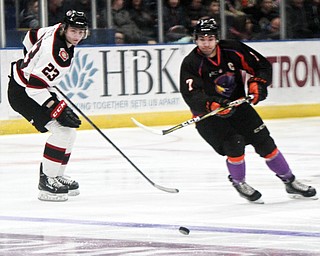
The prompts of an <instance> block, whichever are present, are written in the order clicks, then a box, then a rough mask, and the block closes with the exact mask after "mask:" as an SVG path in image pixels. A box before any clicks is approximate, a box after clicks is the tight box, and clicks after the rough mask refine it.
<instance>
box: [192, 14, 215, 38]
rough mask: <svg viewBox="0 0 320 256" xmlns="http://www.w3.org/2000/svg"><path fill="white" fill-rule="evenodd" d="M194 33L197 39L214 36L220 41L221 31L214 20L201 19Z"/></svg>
mask: <svg viewBox="0 0 320 256" xmlns="http://www.w3.org/2000/svg"><path fill="white" fill-rule="evenodd" d="M193 33H194V37H195V39H197V38H198V35H214V36H215V37H216V38H217V39H218V34H219V29H218V25H217V22H216V21H215V20H214V18H206V19H200V20H198V22H197V25H196V26H195V27H194V32H193Z"/></svg>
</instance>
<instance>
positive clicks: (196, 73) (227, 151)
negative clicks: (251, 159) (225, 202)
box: [180, 18, 316, 203]
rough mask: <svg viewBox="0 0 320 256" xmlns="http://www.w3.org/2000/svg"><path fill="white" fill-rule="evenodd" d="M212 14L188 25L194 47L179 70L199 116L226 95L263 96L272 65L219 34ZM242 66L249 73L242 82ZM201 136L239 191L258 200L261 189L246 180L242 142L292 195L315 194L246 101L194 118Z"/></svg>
mask: <svg viewBox="0 0 320 256" xmlns="http://www.w3.org/2000/svg"><path fill="white" fill-rule="evenodd" d="M218 32H219V31H218V27H217V24H216V22H215V20H214V19H212V18H210V19H201V20H199V21H198V23H197V25H196V26H195V29H194V37H195V38H194V39H195V43H196V45H197V46H196V47H195V48H194V49H193V50H192V51H191V52H190V54H189V55H187V56H186V57H185V58H184V60H183V62H182V64H181V70H180V91H181V94H182V96H183V98H184V100H185V102H186V103H187V104H188V106H189V107H190V110H191V112H192V114H193V116H201V115H204V114H206V113H208V112H210V111H213V110H216V109H218V108H219V107H221V106H222V107H224V106H227V104H228V103H229V102H230V101H233V100H236V99H239V98H241V97H245V96H246V94H250V95H253V100H252V102H251V103H252V104H254V105H256V104H258V103H259V102H260V101H262V100H265V99H266V97H267V95H268V90H267V87H268V86H269V85H270V84H271V82H272V66H271V64H270V63H269V62H268V61H267V59H266V58H265V57H263V56H262V55H261V54H260V53H258V52H257V51H255V50H254V49H252V48H250V47H249V46H247V45H245V44H243V43H241V42H239V41H231V40H219V37H218V34H219V33H218ZM242 71H245V72H246V73H248V74H250V75H251V78H249V79H248V81H247V85H248V88H247V89H246V88H245V85H244V82H243V75H242ZM196 129H197V130H198V132H199V134H200V135H201V136H202V138H203V139H204V140H205V141H206V142H207V143H208V144H210V145H211V146H212V147H213V149H214V150H215V151H216V152H217V153H218V154H220V155H223V156H226V165H227V168H228V171H229V176H228V177H229V180H230V181H231V182H232V184H233V186H234V188H235V189H236V190H237V191H238V193H239V194H240V196H242V197H244V198H245V199H247V200H249V201H250V202H256V203H262V202H263V201H262V199H261V193H260V192H259V191H258V190H256V189H254V188H252V187H251V186H249V185H248V184H247V183H246V180H245V178H246V164H245V147H246V145H248V144H251V145H252V146H253V147H254V149H255V152H256V153H257V154H259V155H260V156H261V157H263V158H264V159H265V161H266V164H267V166H268V167H269V169H270V170H271V171H273V172H274V173H275V174H276V176H277V177H279V178H280V180H282V181H283V182H284V184H285V188H286V191H287V193H288V194H289V195H290V196H292V197H303V198H316V190H315V189H314V188H313V187H311V186H308V185H305V184H303V183H301V182H299V181H298V180H297V179H296V178H295V176H294V175H293V173H292V170H291V169H290V167H289V165H288V163H287V162H286V160H285V158H284V156H283V155H282V154H281V152H280V150H279V149H278V148H277V146H276V144H275V142H274V140H273V138H272V137H271V136H270V133H269V130H268V128H267V127H266V125H265V124H264V123H263V121H262V119H261V118H260V116H259V115H258V113H257V112H256V111H255V110H254V108H253V107H252V106H251V105H250V104H249V103H244V104H241V105H239V106H237V107H233V108H231V109H227V110H224V111H221V112H219V113H218V115H215V116H212V117H209V118H207V119H204V120H202V121H201V122H198V123H197V124H196Z"/></svg>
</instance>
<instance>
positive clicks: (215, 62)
mask: <svg viewBox="0 0 320 256" xmlns="http://www.w3.org/2000/svg"><path fill="white" fill-rule="evenodd" d="M216 50H217V55H216V56H217V61H213V60H212V59H210V58H208V60H209V61H210V62H211V63H212V64H213V65H215V66H219V65H220V63H221V51H220V47H219V45H217V47H216Z"/></svg>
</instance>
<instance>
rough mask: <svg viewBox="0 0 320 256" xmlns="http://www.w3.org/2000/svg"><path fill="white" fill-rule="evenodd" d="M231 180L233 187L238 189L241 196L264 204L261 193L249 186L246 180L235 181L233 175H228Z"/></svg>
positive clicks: (252, 201) (251, 201)
mask: <svg viewBox="0 0 320 256" xmlns="http://www.w3.org/2000/svg"><path fill="white" fill-rule="evenodd" d="M228 178H229V181H230V182H232V185H233V187H234V188H235V189H236V190H237V191H238V193H239V194H240V196H241V197H243V198H245V199H247V200H248V201H249V202H250V203H256V204H263V203H264V202H263V200H262V199H261V196H262V195H261V193H260V192H259V191H258V190H255V189H254V188H253V187H251V186H249V185H248V184H247V183H246V182H240V183H235V182H233V180H232V177H231V175H229V176H228Z"/></svg>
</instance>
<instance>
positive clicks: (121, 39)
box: [114, 30, 126, 44]
mask: <svg viewBox="0 0 320 256" xmlns="http://www.w3.org/2000/svg"><path fill="white" fill-rule="evenodd" d="M114 43H115V44H125V43H126V37H125V35H124V34H123V33H122V32H121V31H120V30H116V32H115V33H114Z"/></svg>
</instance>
